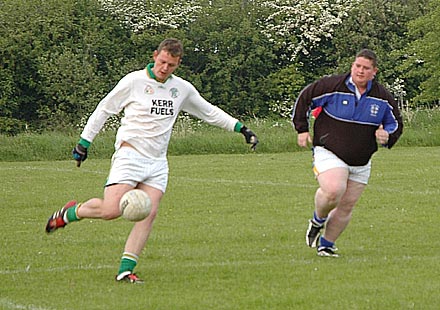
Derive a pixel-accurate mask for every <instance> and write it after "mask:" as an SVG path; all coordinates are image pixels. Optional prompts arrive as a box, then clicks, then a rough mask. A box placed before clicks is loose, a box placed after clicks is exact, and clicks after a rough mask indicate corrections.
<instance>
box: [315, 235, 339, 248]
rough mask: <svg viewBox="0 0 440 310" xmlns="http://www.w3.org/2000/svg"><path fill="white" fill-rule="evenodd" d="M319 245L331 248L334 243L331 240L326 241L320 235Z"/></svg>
mask: <svg viewBox="0 0 440 310" xmlns="http://www.w3.org/2000/svg"><path fill="white" fill-rule="evenodd" d="M319 245H320V246H324V247H326V248H331V247H333V246H334V245H335V243H334V242H331V241H328V240H327V239H325V238H324V237H323V236H321V239H320V240H319Z"/></svg>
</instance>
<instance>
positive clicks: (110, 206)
mask: <svg viewBox="0 0 440 310" xmlns="http://www.w3.org/2000/svg"><path fill="white" fill-rule="evenodd" d="M182 56H183V46H182V43H181V42H180V41H179V40H177V39H166V40H164V41H163V42H162V43H161V44H160V45H159V47H158V49H157V50H156V51H154V53H153V59H154V63H151V64H149V65H148V66H147V68H146V69H145V70H139V71H135V72H131V73H129V74H127V75H126V76H125V77H123V78H122V79H121V80H120V81H119V83H118V84H117V85H116V87H115V88H114V89H113V90H112V91H111V92H110V93H109V94H108V95H107V96H106V97H105V98H104V99H103V100H102V101H101V102H100V103H99V104H98V106H97V107H96V109H95V111H94V112H93V113H92V115H91V116H90V118H89V120H88V121H87V124H86V126H85V128H84V130H83V132H82V133H81V138H80V141H79V143H78V145H77V146H76V147H75V148H74V149H73V157H74V159H75V160H76V161H77V165H78V166H80V164H81V162H83V161H84V160H86V158H87V149H88V148H89V146H90V144H91V143H92V141H93V140H94V138H95V136H96V135H97V134H98V133H99V131H100V130H101V128H102V127H103V126H104V123H105V122H106V120H107V119H108V118H109V117H110V116H111V115H114V114H118V113H119V112H121V111H122V110H124V117H123V118H122V120H121V126H120V127H119V129H118V132H117V135H116V142H115V153H114V154H113V157H112V165H111V169H110V173H109V176H108V180H107V184H106V187H105V190H104V198H103V199H100V198H92V199H90V200H88V201H86V202H83V203H77V202H76V201H70V202H68V203H67V204H66V205H65V206H64V207H63V208H62V209H61V210H58V211H56V212H55V213H54V214H52V216H51V217H50V218H49V220H48V222H47V225H46V232H47V233H52V232H54V231H55V230H57V229H58V228H63V227H64V226H66V225H67V224H68V223H71V222H74V221H78V220H80V219H83V218H100V219H104V220H112V219H115V218H118V217H119V216H120V215H121V213H120V211H119V201H120V199H121V197H122V195H123V194H124V193H126V192H127V191H129V190H131V189H134V188H137V189H141V190H143V191H145V192H146V193H147V194H148V195H149V196H150V199H151V203H152V209H151V213H150V215H149V216H148V217H147V218H146V219H144V220H142V221H140V222H136V223H135V224H134V227H133V229H132V231H131V233H130V235H129V237H128V239H127V241H126V244H125V248H124V252H123V254H122V258H121V263H120V267H119V271H118V274H117V276H116V280H117V281H124V282H129V283H142V280H141V279H139V277H138V276H137V275H136V274H135V273H134V272H133V270H134V268H135V267H136V264H137V262H138V259H139V255H140V254H141V251H142V249H143V248H144V247H145V244H146V242H147V239H148V236H149V234H150V232H151V229H152V226H153V222H154V219H155V217H156V214H157V210H158V208H159V203H160V200H161V198H162V196H163V194H164V193H165V190H166V186H167V183H168V161H167V158H166V155H167V150H168V144H169V141H170V137H171V133H172V129H173V125H174V123H175V121H176V119H177V116H178V114H179V112H180V111H185V112H188V113H189V114H191V115H193V116H195V117H197V118H199V119H202V120H203V121H205V122H207V123H209V124H211V125H215V126H218V127H221V128H224V129H226V130H229V131H236V132H240V133H242V134H243V135H244V137H245V139H246V142H247V143H249V144H251V147H252V149H253V150H255V147H256V145H257V143H258V139H257V137H256V135H255V134H254V133H253V132H252V131H251V130H249V129H248V128H246V127H245V126H244V125H243V124H242V123H240V122H239V121H238V120H237V119H235V118H233V117H232V116H230V115H229V114H227V113H226V112H224V111H223V110H221V109H220V108H218V107H216V106H214V105H212V104H210V103H209V102H208V101H206V100H205V99H203V98H202V96H201V95H200V94H199V92H198V91H197V90H196V89H195V87H194V86H193V85H192V84H191V83H189V82H188V81H186V80H184V79H182V78H180V77H177V76H175V75H173V72H174V71H175V70H176V69H177V67H178V66H179V65H180V63H181V60H182Z"/></svg>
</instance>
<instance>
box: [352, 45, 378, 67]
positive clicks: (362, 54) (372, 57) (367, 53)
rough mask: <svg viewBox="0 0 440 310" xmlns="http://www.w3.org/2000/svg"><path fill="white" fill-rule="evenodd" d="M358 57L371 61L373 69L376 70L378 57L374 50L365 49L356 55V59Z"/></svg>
mask: <svg viewBox="0 0 440 310" xmlns="http://www.w3.org/2000/svg"><path fill="white" fill-rule="evenodd" d="M358 57H363V58H366V59H369V60H371V61H372V62H373V67H375V68H376V67H377V56H376V54H375V53H374V52H373V51H372V50H369V49H368V48H364V49H363V50H361V51H360V52H358V53H357V54H356V58H358Z"/></svg>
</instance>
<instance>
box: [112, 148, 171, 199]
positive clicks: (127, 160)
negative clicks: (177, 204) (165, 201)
mask: <svg viewBox="0 0 440 310" xmlns="http://www.w3.org/2000/svg"><path fill="white" fill-rule="evenodd" d="M168 173H169V169H168V161H167V160H166V159H151V158H147V157H145V156H143V155H141V154H140V153H139V152H138V151H136V149H134V148H131V147H121V148H120V149H119V150H117V151H116V152H115V153H114V154H113V157H112V165H111V168H110V173H109V176H108V179H107V183H106V186H109V185H112V184H121V183H122V184H129V185H131V186H133V187H136V186H137V185H138V183H143V184H146V185H149V186H151V187H154V188H157V189H158V190H160V191H162V192H163V193H165V190H166V187H167V184H168Z"/></svg>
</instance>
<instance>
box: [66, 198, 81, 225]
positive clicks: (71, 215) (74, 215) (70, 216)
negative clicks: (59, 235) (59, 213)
mask: <svg viewBox="0 0 440 310" xmlns="http://www.w3.org/2000/svg"><path fill="white" fill-rule="evenodd" d="M80 207H81V204H80V203H78V204H77V205H76V206H75V207H74V208H69V209H67V212H66V214H64V221H65V222H66V223H70V222H75V221H79V220H80V219H81V218H80V217H79V216H78V209H79V208H80Z"/></svg>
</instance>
